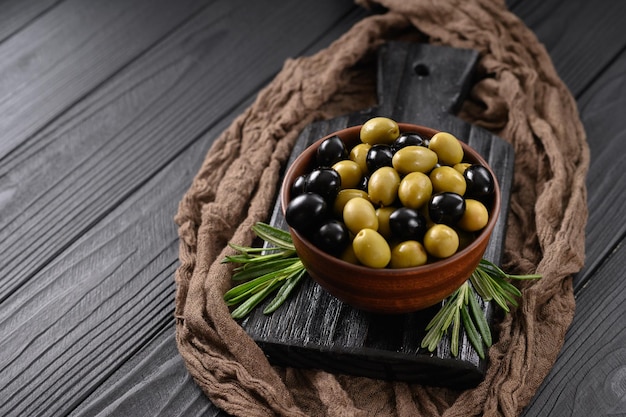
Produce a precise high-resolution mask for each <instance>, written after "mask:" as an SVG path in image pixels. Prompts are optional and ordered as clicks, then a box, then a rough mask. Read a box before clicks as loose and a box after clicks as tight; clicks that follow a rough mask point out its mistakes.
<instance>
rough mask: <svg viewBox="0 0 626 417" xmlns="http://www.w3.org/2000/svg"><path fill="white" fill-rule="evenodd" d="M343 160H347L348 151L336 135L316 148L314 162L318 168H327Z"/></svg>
mask: <svg viewBox="0 0 626 417" xmlns="http://www.w3.org/2000/svg"><path fill="white" fill-rule="evenodd" d="M344 159H348V150H347V149H346V145H345V144H344V143H343V141H342V140H341V138H340V137H339V136H337V135H335V136H331V137H329V138H328V139H325V140H324V141H322V143H320V146H319V147H318V148H317V159H316V161H317V166H318V167H327V168H328V167H331V166H333V165H334V164H335V163H336V162H339V161H342V160H344Z"/></svg>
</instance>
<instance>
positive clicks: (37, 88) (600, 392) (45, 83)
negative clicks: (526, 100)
mask: <svg viewBox="0 0 626 417" xmlns="http://www.w3.org/2000/svg"><path fill="white" fill-rule="evenodd" d="M508 4H509V6H510V8H511V10H512V11H513V12H514V13H516V14H517V15H518V16H520V17H521V18H522V19H523V20H524V22H526V24H527V25H528V26H530V27H531V28H532V29H533V30H534V31H535V32H536V34H537V35H538V37H539V38H540V40H541V41H542V42H543V43H544V44H545V46H546V48H547V50H548V51H549V53H550V55H551V57H552V58H553V61H554V63H555V66H556V68H557V70H558V72H559V74H560V75H561V77H562V79H563V80H564V81H565V83H566V84H567V86H568V87H569V88H570V90H571V91H572V93H573V95H574V96H575V97H576V100H577V102H578V105H579V109H580V113H581V117H582V120H583V123H584V125H585V128H586V130H587V134H588V138H589V144H590V147H591V153H592V159H591V169H590V172H589V178H588V182H587V183H588V186H589V189H588V197H589V213H590V215H589V223H588V227H587V243H586V247H587V264H586V266H585V268H584V269H583V271H582V272H581V273H579V274H578V275H577V276H576V277H575V281H574V283H575V291H576V299H577V310H576V316H575V319H574V322H573V324H572V326H571V328H570V330H569V332H568V334H567V338H566V341H565V345H564V347H563V350H562V352H561V354H560V356H559V359H558V361H557V363H556V365H555V366H554V368H553V369H552V371H551V373H550V374H549V376H548V377H547V378H546V380H545V382H544V384H543V386H542V387H541V389H540V390H539V392H538V393H537V395H536V396H535V398H534V399H533V401H532V402H531V404H530V405H529V406H528V408H527V409H526V410H525V413H524V415H525V416H547V415H550V416H609V415H610V416H617V415H622V416H623V415H626V320H624V314H625V313H626V308H625V306H626V285H625V284H624V282H625V281H624V280H625V276H626V273H624V270H625V268H626V245H624V236H625V235H626V222H625V221H624V214H625V209H624V207H625V206H626V174H625V172H626V171H625V169H624V161H625V159H624V154H625V151H624V149H625V147H624V146H625V145H624V142H625V141H626V117H625V115H626V26H625V25H624V21H626V2H623V1H620V0H596V1H592V2H591V1H582V0H579V1H564V0H509V1H508ZM365 15H366V12H365V11H364V10H363V9H361V8H359V7H357V6H355V5H354V4H353V3H352V2H351V1H350V0H341V1H337V0H318V1H314V2H294V1H287V0H277V1H272V2H269V1H243V0H216V1H205V0H179V1H177V2H173V1H163V0H110V1H95V0H4V1H0V335H1V336H2V338H1V339H0V415H2V416H39V415H42V416H43V415H45V416H62V415H76V416H78V415H80V416H92V415H96V414H102V415H122V416H124V415H133V416H155V415H162V416H176V415H184V416H196V415H197V416H199V415H203V416H218V415H219V416H223V415H225V414H224V413H223V412H221V411H220V410H218V409H217V408H216V407H215V406H213V405H212V404H211V403H210V402H209V401H208V400H207V399H206V397H205V396H204V395H203V394H202V393H201V391H200V390H199V389H198V388H197V386H196V385H195V383H194V382H193V381H192V380H191V378H190V376H189V375H188V373H187V371H186V369H185V367H184V364H183V362H182V359H181V358H180V356H179V355H178V352H177V350H176V346H175V342H174V321H173V308H174V292H175V285H174V278H173V276H174V271H175V269H176V266H177V263H178V260H177V256H178V246H177V233H176V226H175V224H174V222H173V216H174V214H175V212H176V209H177V205H178V202H179V200H180V198H181V196H182V194H183V193H184V192H185V191H186V190H187V188H188V186H189V185H190V183H191V181H192V178H193V176H194V174H195V173H196V171H197V169H198V168H199V166H200V163H201V161H202V159H203V158H204V155H205V153H206V151H207V150H208V149H209V147H210V145H211V143H212V141H213V140H214V138H215V137H216V136H217V135H218V134H219V133H220V132H221V131H222V130H223V129H225V128H226V127H227V126H228V125H229V124H230V122H231V121H232V120H233V119H234V118H235V117H236V116H237V115H238V114H240V113H241V112H242V110H243V109H244V108H245V107H246V106H247V105H249V104H250V102H251V101H252V100H253V99H254V97H255V94H256V93H257V92H258V91H259V89H261V88H262V87H263V86H264V85H265V84H266V83H267V82H268V81H269V80H271V79H272V77H273V76H274V75H275V74H276V73H277V71H279V70H280V68H281V66H282V64H283V62H284V60H285V59H286V58H289V57H294V56H300V55H307V54H311V53H313V52H315V51H318V50H320V49H321V48H324V47H325V46H327V45H328V44H329V43H330V42H332V41H333V40H334V39H336V38H337V37H339V36H340V35H341V34H342V33H344V32H345V31H346V30H348V29H349V27H350V26H351V25H352V24H353V23H355V22H357V21H358V20H360V19H361V18H363V17H364V16H365Z"/></svg>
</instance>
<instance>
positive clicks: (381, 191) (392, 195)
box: [367, 167, 400, 206]
mask: <svg viewBox="0 0 626 417" xmlns="http://www.w3.org/2000/svg"><path fill="white" fill-rule="evenodd" d="M399 186H400V175H399V174H398V172H397V171H396V170H395V169H393V168H391V167H382V168H380V169H377V170H376V171H375V172H374V173H373V174H372V175H371V176H370V179H369V182H368V184H367V194H368V195H369V197H370V201H371V202H372V203H374V204H376V205H380V206H389V205H391V204H393V202H394V201H396V198H397V197H398V187H399Z"/></svg>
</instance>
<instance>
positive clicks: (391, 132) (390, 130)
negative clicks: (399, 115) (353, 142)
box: [359, 117, 400, 145]
mask: <svg viewBox="0 0 626 417" xmlns="http://www.w3.org/2000/svg"><path fill="white" fill-rule="evenodd" d="M359 135H360V137H361V142H363V143H369V144H370V145H374V144H377V143H385V144H388V145H390V144H392V143H393V141H394V140H396V139H397V138H398V136H400V128H399V127H398V123H396V122H395V121H394V120H392V119H389V118H387V117H373V118H371V119H369V120H368V121H366V122H365V123H363V126H361V131H360V133H359Z"/></svg>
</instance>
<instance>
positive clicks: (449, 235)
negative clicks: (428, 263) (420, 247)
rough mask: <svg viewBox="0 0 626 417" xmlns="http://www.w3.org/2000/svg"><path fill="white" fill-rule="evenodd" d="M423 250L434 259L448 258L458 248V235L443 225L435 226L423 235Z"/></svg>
mask: <svg viewBox="0 0 626 417" xmlns="http://www.w3.org/2000/svg"><path fill="white" fill-rule="evenodd" d="M424 248H425V249H426V252H428V254H429V255H431V256H434V257H435V258H448V257H450V256H452V255H454V254H455V253H456V251H457V250H458V248H459V235H458V234H457V233H456V231H455V230H454V229H453V228H451V227H450V226H447V225H445V224H436V225H434V226H433V227H431V228H430V229H428V230H427V231H426V234H425V235H424Z"/></svg>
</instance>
